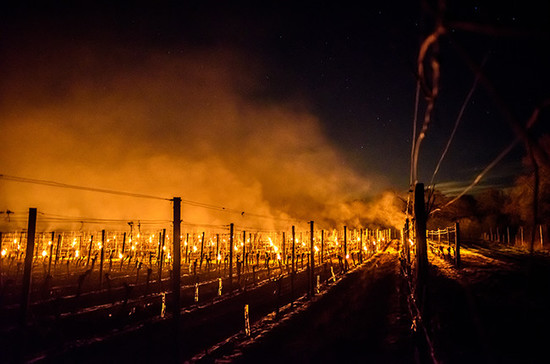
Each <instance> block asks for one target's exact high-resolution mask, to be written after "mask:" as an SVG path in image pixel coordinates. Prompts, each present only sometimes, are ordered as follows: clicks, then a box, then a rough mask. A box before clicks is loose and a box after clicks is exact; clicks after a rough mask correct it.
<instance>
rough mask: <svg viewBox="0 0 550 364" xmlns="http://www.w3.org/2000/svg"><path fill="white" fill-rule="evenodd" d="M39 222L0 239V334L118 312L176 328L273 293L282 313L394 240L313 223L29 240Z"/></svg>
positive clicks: (382, 232) (134, 228)
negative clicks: (258, 292) (200, 314)
mask: <svg viewBox="0 0 550 364" xmlns="http://www.w3.org/2000/svg"><path fill="white" fill-rule="evenodd" d="M176 209H177V207H176V208H174V210H176ZM33 211H34V212H33ZM40 216H44V215H41V214H40V213H37V211H36V209H29V227H28V228H27V229H23V230H16V231H4V232H2V233H0V252H1V254H0V284H1V287H2V290H1V292H0V314H1V317H2V319H3V321H2V322H3V327H2V332H3V335H5V334H7V333H8V332H10V330H12V329H13V328H15V327H17V326H20V325H23V326H25V325H33V326H40V325H50V324H52V323H53V322H55V323H56V324H60V325H61V326H63V325H68V322H70V321H71V320H77V321H78V320H83V319H84V318H86V317H94V318H97V317H100V318H101V317H107V318H109V317H111V316H112V315H115V313H116V312H118V313H119V314H121V315H122V317H126V318H125V319H124V320H126V321H128V322H134V324H138V323H139V322H142V321H143V320H151V319H154V320H158V319H159V318H160V319H163V320H167V319H171V320H172V321H174V322H175V323H176V325H175V327H177V325H179V324H178V317H179V316H180V315H182V314H188V313H189V312H194V310H196V309H197V308H198V307H201V305H205V304H206V305H207V304H217V303H222V304H223V302H224V300H228V299H231V298H232V297H234V296H235V295H236V294H237V295H238V294H241V293H243V292H246V291H250V290H255V289H261V288H260V287H263V286H265V285H271V284H274V285H275V286H276V287H277V288H276V289H275V292H276V298H275V300H276V301H277V307H279V305H284V304H286V301H285V299H283V298H281V297H283V296H285V295H286V296H288V297H290V299H291V300H294V299H297V298H298V297H299V296H300V295H302V294H303V293H305V294H307V295H308V296H309V297H313V296H315V294H316V293H317V292H318V290H319V287H320V285H326V284H330V282H331V281H335V278H334V275H335V274H337V275H340V274H344V273H345V272H347V271H348V270H349V269H351V267H357V266H359V265H360V264H362V263H363V262H364V261H365V259H368V258H369V257H371V256H373V255H374V254H376V252H378V251H379V250H380V249H381V247H382V246H383V245H384V244H386V243H387V242H389V241H391V239H393V238H395V232H394V231H393V230H392V229H369V228H362V229H348V227H347V226H344V227H343V228H342V229H332V230H324V229H321V230H316V229H315V227H314V222H313V221H310V222H309V224H308V225H309V226H308V228H306V226H304V225H302V226H294V225H293V226H291V227H289V229H287V230H283V231H269V230H266V231H260V230H255V231H254V230H245V227H244V226H239V225H235V224H233V223H231V224H228V225H223V226H204V227H201V226H196V225H185V223H184V224H183V226H182V227H183V228H182V229H181V230H179V229H178V228H177V226H176V225H177V224H174V223H173V224H172V226H165V227H162V226H156V227H154V228H153V229H151V228H145V227H144V226H141V225H140V224H128V228H127V229H125V230H121V229H110V230H108V229H101V230H96V229H93V230H89V231H83V230H81V231H63V230H59V231H44V230H40V231H35V232H34V233H33V230H34V229H35V227H36V219H38V220H39V219H40ZM174 216H175V221H178V219H179V216H178V213H177V212H175V213H174ZM33 220H34V223H33ZM175 226H176V227H175ZM176 240H178V241H181V245H179V246H178V244H177V243H176ZM178 263H179V264H178ZM178 270H180V272H179V273H178ZM25 282H27V283H25ZM25 302H26V303H25ZM251 309H253V307H251ZM14 317H20V318H21V320H20V321H19V322H17V321H15V320H14ZM117 317H118V316H117ZM94 321H96V320H94ZM99 321H101V320H97V322H95V323H94V324H90V325H91V326H94V325H98V326H100V324H99ZM107 326H109V325H107ZM98 330H99V329H98ZM101 330H104V328H103V329H101ZM101 330H99V331H98V332H96V334H101V332H102V331H101Z"/></svg>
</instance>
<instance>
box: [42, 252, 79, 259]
mask: <svg viewBox="0 0 550 364" xmlns="http://www.w3.org/2000/svg"><path fill="white" fill-rule="evenodd" d="M42 254H44V253H42ZM79 255H80V251H78V250H77V251H75V252H74V256H75V257H76V258H78V256H79Z"/></svg>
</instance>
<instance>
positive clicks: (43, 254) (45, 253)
mask: <svg viewBox="0 0 550 364" xmlns="http://www.w3.org/2000/svg"><path fill="white" fill-rule="evenodd" d="M2 255H3V254H2ZM46 255H48V252H47V251H45V250H42V256H43V257H45V256H46Z"/></svg>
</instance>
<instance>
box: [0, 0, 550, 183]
mask: <svg viewBox="0 0 550 364" xmlns="http://www.w3.org/2000/svg"><path fill="white" fill-rule="evenodd" d="M540 3H541V2H538V1H506V2H486V1H448V2H447V4H446V10H445V12H444V14H445V15H444V22H445V25H446V26H447V30H448V34H447V35H445V36H443V37H442V38H441V41H440V43H439V46H438V55H439V60H440V65H441V82H440V97H439V98H438V100H437V103H436V109H435V112H434V117H433V120H432V123H431V125H430V127H429V129H428V132H427V136H426V139H425V140H424V141H423V144H422V147H421V151H420V160H419V180H420V181H424V182H426V183H428V182H429V180H430V178H431V174H432V172H433V170H434V167H435V165H436V163H437V160H438V158H439V156H440V155H441V153H442V151H443V148H444V147H445V144H446V142H447V139H448V137H449V135H450V133H451V131H452V129H453V125H454V121H455V119H456V116H457V114H458V112H459V109H460V106H461V104H462V102H463V100H464V99H465V97H466V94H467V93H468V91H469V89H470V87H471V86H472V84H473V81H474V74H473V73H472V72H471V70H470V69H469V68H468V67H467V66H466V64H465V62H464V61H463V59H462V58H461V56H460V53H459V52H457V46H456V45H458V47H460V48H461V49H463V50H464V51H465V53H466V54H468V56H469V57H471V59H472V60H473V61H474V62H475V63H476V64H480V63H481V62H482V60H483V59H484V58H487V61H486V64H485V67H484V70H485V73H486V75H487V78H488V79H489V80H490V82H491V83H492V84H493V85H494V87H495V89H496V90H497V92H498V94H499V96H500V97H501V98H502V100H503V101H504V103H505V104H506V105H507V106H508V107H509V109H510V110H511V111H512V112H513V113H514V115H516V117H517V119H518V120H519V121H520V122H522V123H524V122H525V120H526V119H527V118H528V117H529V115H530V113H531V112H532V110H533V108H534V107H536V106H537V105H539V104H540V103H541V102H542V100H544V98H545V97H549V96H550V92H549V89H550V87H549V86H548V85H549V84H550V71H549V68H548V64H550V57H549V55H548V52H547V44H548V40H549V38H548V24H549V23H550V22H549V21H548V20H549V19H550V12H549V7H548V5H545V4H540ZM436 7H437V4H436V2H421V1H399V2H392V1H366V2H336V1H332V2H295V1H293V2H286V1H274V2H272V1H260V2H257V3H256V4H253V5H250V4H248V5H246V6H245V5H241V4H240V3H239V2H233V1H217V2H216V1H183V2H167V1H150V2H136V3H135V4H134V5H132V6H129V5H127V4H126V5H116V4H115V5H113V4H110V2H103V3H102V2H97V1H89V2H85V1H83V2H78V5H68V4H66V3H65V2H61V3H58V4H56V5H52V4H48V2H43V4H42V5H36V4H33V5H32V6H31V5H25V4H24V3H23V4H12V5H10V6H8V7H5V8H4V9H3V11H2V15H1V17H2V18H1V19H2V27H1V30H0V32H1V34H0V40H1V45H0V47H1V48H0V51H1V59H2V64H3V67H2V68H3V71H2V72H5V73H6V76H9V77H8V79H9V81H8V82H5V83H4V85H3V86H2V89H1V92H2V96H3V97H2V106H3V109H4V110H7V112H6V114H7V115H10V117H11V116H13V115H17V114H18V112H19V111H18V110H19V109H18V107H17V106H13V105H14V104H19V103H21V105H27V104H32V105H35V106H36V105H47V104H50V103H51V104H55V103H57V102H58V101H59V100H66V99H67V98H69V97H68V96H67V95H73V93H74V90H73V89H74V88H75V87H76V86H77V84H78V85H80V84H86V85H89V84H92V88H93V89H98V88H99V89H101V87H104V88H105V89H107V91H106V92H108V91H110V89H109V87H113V86H109V85H110V83H109V82H112V80H113V79H116V78H117V77H119V76H118V75H121V74H124V72H128V75H129V76H128V77H124V79H128V78H132V77H133V75H135V73H134V72H135V70H136V69H138V68H140V67H145V66H144V65H143V64H142V60H143V59H148V58H151V54H155V55H158V54H161V55H163V56H164V57H165V58H166V59H170V58H171V57H172V58H178V59H179V58H186V57H187V55H188V54H189V53H196V52H204V53H208V52H209V51H210V50H212V49H217V50H219V49H224V50H228V49H230V50H231V52H229V54H230V55H229V56H228V60H227V62H226V61H225V59H224V58H223V54H227V53H224V52H221V53H220V54H222V56H220V57H221V58H220V59H218V62H219V63H220V64H226V65H227V69H229V70H231V67H232V64H233V63H236V64H238V66H236V67H237V68H239V72H241V73H238V72H237V71H235V73H234V75H233V78H234V79H233V80H232V81H231V82H233V83H234V84H237V86H236V87H235V89H237V91H238V92H240V93H241V95H240V96H241V97H243V98H245V99H246V100H249V101H250V102H251V103H254V104H256V105H280V104H284V105H285V107H287V108H290V109H292V108H293V107H295V108H296V109H299V110H302V109H307V112H308V113H309V114H311V115H313V116H314V117H315V118H316V119H317V120H318V122H319V127H320V129H321V130H322V133H323V134H324V138H326V140H327V141H328V143H329V144H330V148H334V150H336V151H337V153H338V154H339V155H341V156H342V157H341V158H338V163H340V164H342V165H344V167H345V168H348V169H352V170H355V171H356V172H357V173H358V174H360V175H364V176H367V177H369V178H370V177H371V176H376V177H373V178H370V180H371V181H374V182H373V183H374V184H376V187H374V188H373V187H372V186H371V188H372V189H373V190H374V191H380V190H382V189H384V188H386V187H390V188H396V189H398V190H406V189H407V187H408V183H409V171H410V166H409V164H410V149H411V135H412V125H413V110H414V97H415V85H416V76H415V74H416V68H417V65H416V57H417V54H418V49H419V45H420V43H421V41H422V40H423V39H424V38H425V37H426V36H427V35H428V34H429V33H430V32H432V31H433V29H434V23H435V12H434V9H436ZM453 22H454V23H453ZM457 22H460V23H462V24H468V25H476V26H479V27H478V29H482V31H477V32H471V31H465V30H463V29H461V27H460V26H459V25H457V24H456V23H457ZM489 33H490V34H489ZM75 49H76V51H75ZM75 53H77V56H75V55H74V54H75ZM83 54H84V56H83ZM235 58H237V61H235ZM246 62H250V64H251V66H250V68H249V69H250V72H249V74H247V73H246V72H245V73H242V68H243V66H242V65H243V63H246ZM197 67H198V68H200V67H201V66H200V65H197ZM244 69H245V70H246V69H247V66H244ZM151 71H152V72H151V73H154V72H153V71H157V70H152V69H151ZM229 73H231V71H229ZM237 75H238V76H237ZM241 76H242V77H241ZM249 77H250V79H252V80H250V79H248V78H249ZM235 79H236V80H235ZM106 80H107V81H109V82H107V81H106ZM239 82H242V83H243V84H240V83H239ZM250 82H252V83H253V84H254V87H248V86H247V85H248V84H249V83H250ZM44 85H46V86H44ZM212 87H213V89H214V90H215V89H216V86H215V82H214V85H212ZM83 89H86V88H85V87H83ZM44 90H49V93H48V92H45V91H44ZM71 97H72V96H71ZM21 100H23V101H21ZM64 102H65V101H64ZM213 102H214V103H215V100H214V101H213ZM293 105H294V106H293ZM424 105H425V102H424V99H423V96H422V97H421V103H420V111H421V113H420V117H419V119H420V120H422V118H423V113H422V112H423V110H424ZM87 107H89V108H90V109H93V105H88V106H87ZM266 107H267V106H266ZM37 108H38V109H39V107H37ZM502 111H503V110H502V108H499V107H497V106H495V102H494V100H493V99H491V98H490V97H489V96H488V93H487V92H486V91H485V89H484V87H483V85H481V84H479V85H478V87H477V89H476V90H475V92H474V94H473V97H472V98H471V100H470V103H469V104H468V106H467V108H466V110H465V113H464V117H463V119H462V121H461V124H460V126H459V128H458V131H457V134H456V137H455V140H454V143H453V145H452V146H451V148H450V150H449V152H448V155H447V158H446V159H445V161H444V163H443V164H442V166H441V170H440V173H439V175H438V177H437V178H436V182H438V183H440V184H441V188H443V189H445V188H446V189H447V190H449V191H451V190H453V189H454V188H456V187H457V186H463V185H465V184H468V183H469V182H470V181H471V180H473V178H474V177H475V176H476V175H477V173H479V172H480V171H481V170H482V169H483V168H484V167H485V166H486V165H487V164H488V163H489V162H490V161H491V160H493V159H494V158H495V157H496V156H497V155H498V154H499V153H500V152H501V151H502V150H503V149H504V148H505V147H506V146H507V145H508V144H509V143H510V142H511V141H512V140H513V138H514V134H513V133H512V132H511V131H510V128H509V126H508V124H507V123H506V122H505V121H504V119H503V117H502ZM148 112H151V111H150V110H149V111H148ZM150 116H151V120H153V119H155V118H157V117H158V115H154V113H152V112H151V115H150ZM10 122H15V121H13V119H10V118H4V121H3V123H5V124H6V125H7V124H8V123H10ZM296 122H297V123H299V121H296ZM113 123H115V124H116V120H115V121H113ZM152 123H154V122H152ZM109 125H114V124H109ZM289 125H290V124H289ZM547 125H548V115H547V114H544V113H543V114H542V115H541V121H540V123H539V125H538V127H537V130H536V132H535V134H537V135H540V134H541V133H543V132H547V131H548V126H547ZM308 137H309V136H308V135H307V131H306V132H305V134H304V135H300V136H299V138H303V139H304V140H307V138H308ZM238 142H243V141H242V140H241V141H238ZM6 153H10V152H9V151H7V152H6ZM522 155H523V152H522V148H521V146H519V147H518V148H516V149H515V150H514V151H513V152H512V153H511V154H510V156H509V157H508V158H506V159H505V160H503V161H502V163H501V164H500V165H499V166H498V167H497V168H495V169H494V170H493V171H492V172H491V174H489V175H488V176H487V178H486V179H485V180H484V183H485V184H487V185H492V184H497V185H498V184H501V183H509V182H510V181H511V180H512V178H513V176H514V175H516V174H517V173H518V172H519V171H520V168H521V158H522ZM6 158H8V159H9V158H10V156H9V155H8V157H6ZM14 158H15V157H14ZM84 161H85V159H84ZM45 163H46V162H45ZM10 168H11V169H8V172H11V173H12V174H18V173H24V172H26V171H19V170H17V168H15V167H10ZM326 168H328V169H333V167H332V166H326ZM8 172H6V174H8ZM27 176H28V173H27ZM28 177H33V176H28ZM38 177H49V178H52V177H51V176H50V175H46V176H44V175H42V176H38Z"/></svg>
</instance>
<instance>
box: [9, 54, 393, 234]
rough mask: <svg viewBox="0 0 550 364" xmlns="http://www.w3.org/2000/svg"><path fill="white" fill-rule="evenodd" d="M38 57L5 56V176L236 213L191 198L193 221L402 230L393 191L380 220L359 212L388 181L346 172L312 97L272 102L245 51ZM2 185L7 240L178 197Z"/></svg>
mask: <svg viewBox="0 0 550 364" xmlns="http://www.w3.org/2000/svg"><path fill="white" fill-rule="evenodd" d="M23 53H25V52H23ZM8 56H9V55H8ZM27 56H29V54H27ZM29 58H31V57H25V58H23V57H21V54H18V55H17V56H12V57H11V58H10V57H7V61H6V68H5V69H6V70H7V72H6V77H5V79H4V80H3V84H2V86H1V96H2V104H1V109H2V112H1V115H2V122H1V123H2V134H0V143H1V145H2V153H1V154H0V165H1V166H2V171H1V172H0V173H3V174H6V175H15V176H22V177H29V178H36V179H43V180H53V181H59V182H63V183H67V184H75V185H81V186H90V187H96V188H108V189H113V190H121V191H129V192H136V193H143V194H148V195H154V196H160V197H166V198H171V197H173V196H181V197H182V198H183V199H184V201H185V200H191V201H199V202H202V203H206V204H211V205H215V206H223V207H226V208H227V209H234V210H237V211H233V212H227V211H218V210H216V209H213V208H200V207H194V206H190V205H189V204H186V203H185V202H184V204H183V220H184V221H185V222H188V223H195V224H205V225H222V224H228V223H230V222H235V223H237V224H241V225H242V226H254V227H261V228H264V229H274V228H281V227H282V226H283V227H284V226H289V225H291V224H294V223H295V221H294V220H292V219H298V220H301V221H308V220H315V221H316V222H318V223H319V224H320V226H327V227H329V226H338V225H343V224H348V225H349V226H359V225H365V224H368V223H369V222H375V223H377V224H379V225H383V224H386V225H395V226H400V225H401V223H400V220H399V219H400V215H399V213H398V211H399V208H398V207H396V206H395V203H394V201H390V200H391V199H392V197H389V196H390V195H389V194H386V195H385V196H383V198H382V199H381V205H383V206H384V209H383V210H381V209H380V208H379V207H378V206H377V204H376V203H374V202H371V203H369V204H366V203H363V202H358V201H360V200H362V199H364V198H365V197H366V196H368V195H369V194H370V193H371V191H372V182H371V181H373V180H377V179H379V178H378V177H374V176H373V177H371V178H369V179H367V178H366V177H364V176H362V175H361V174H360V173H358V172H357V171H355V170H353V169H351V168H350V167H348V166H347V165H346V161H345V160H344V158H343V156H342V154H341V153H340V152H339V151H338V150H337V148H335V147H334V146H333V145H332V144H331V143H330V140H329V137H328V136H327V135H325V134H324V133H323V130H322V127H321V124H320V122H319V120H318V119H317V118H316V117H315V115H313V114H312V113H311V112H309V111H308V108H307V103H306V102H304V100H301V99H299V98H297V99H293V98H292V97H289V98H287V100H293V101H292V102H289V101H279V102H273V101H267V100H268V98H266V97H262V96H261V95H262V91H263V90H262V87H263V86H262V82H261V80H262V77H264V76H263V75H262V69H261V67H259V66H258V65H257V64H255V63H254V62H252V61H250V60H247V61H246V62H245V61H244V60H243V59H245V58H246V57H243V55H242V54H239V53H237V52H233V51H228V50H217V51H208V52H206V51H186V52H183V54H180V55H174V54H163V53H160V52H159V53H153V54H152V53H149V52H148V53H145V52H144V53H139V52H135V51H134V52H129V51H125V50H121V49H110V50H109V51H108V52H107V51H105V50H103V51H101V52H99V51H97V50H94V49H93V47H92V48H90V47H74V48H64V49H62V50H57V51H56V52H53V54H52V52H49V53H47V55H42V56H38V57H37V58H36V59H29ZM290 92H291V91H290V90H289V93H290ZM0 183H1V185H2V187H1V192H0V210H3V211H6V210H7V209H9V210H11V211H14V212H15V214H13V215H12V216H11V218H12V221H11V222H9V223H8V222H7V220H6V219H5V218H4V219H3V222H2V223H3V226H2V229H3V230H5V229H14V228H15V227H16V224H19V225H18V226H17V227H19V228H21V227H24V223H23V220H24V217H25V214H26V210H27V209H28V207H37V208H38V210H39V211H40V212H43V213H46V214H47V215H39V220H40V219H41V218H43V219H45V217H46V216H50V217H51V215H52V214H55V215H63V216H83V217H95V218H105V219H120V220H128V221H130V220H136V221H137V220H142V221H148V220H167V221H168V220H170V218H171V205H170V202H168V201H158V200H150V199H137V198H132V197H123V196H115V195H104V194H99V193H94V192H86V191H75V190H71V189H59V188H53V187H46V186H40V185H32V184H25V183H18V182H11V181H5V180H2V181H0ZM239 211H242V212H244V213H239ZM381 211H383V212H381ZM258 215H261V216H258ZM5 216H6V215H2V217H5ZM266 217H272V219H270V218H266ZM56 224H59V222H58V223H54V222H50V225H49V226H45V227H44V228H48V227H53V226H54V225H56ZM84 226H85V227H84V228H86V227H88V226H89V225H86V224H85V225H84ZM80 227H81V228H82V225H81V226H80ZM91 228H97V226H93V227H91Z"/></svg>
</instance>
